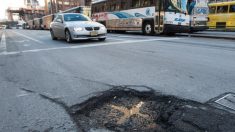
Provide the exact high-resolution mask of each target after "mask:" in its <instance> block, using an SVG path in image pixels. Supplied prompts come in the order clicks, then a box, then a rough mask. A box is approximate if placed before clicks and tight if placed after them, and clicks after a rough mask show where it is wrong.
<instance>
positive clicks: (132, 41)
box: [0, 38, 181, 55]
mask: <svg viewBox="0 0 235 132" xmlns="http://www.w3.org/2000/svg"><path fill="white" fill-rule="evenodd" d="M178 39H181V38H170V39H169V38H162V39H148V40H129V41H122V42H108V43H103V44H101V43H98V44H87V45H85V44H84V45H78V46H66V47H56V48H47V49H33V50H25V51H19V52H7V53H0V55H14V54H19V53H33V52H40V51H51V50H61V49H81V48H90V47H99V46H109V45H120V44H131V43H133V44H138V43H140V42H151V41H164V40H178Z"/></svg>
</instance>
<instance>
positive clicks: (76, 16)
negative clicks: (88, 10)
mask: <svg viewBox="0 0 235 132" xmlns="http://www.w3.org/2000/svg"><path fill="white" fill-rule="evenodd" d="M64 21H66V22H68V21H90V18H88V17H86V16H84V15H81V14H65V15H64Z"/></svg>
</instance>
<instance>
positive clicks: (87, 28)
mask: <svg viewBox="0 0 235 132" xmlns="http://www.w3.org/2000/svg"><path fill="white" fill-rule="evenodd" d="M85 29H86V30H87V31H93V30H100V27H85Z"/></svg>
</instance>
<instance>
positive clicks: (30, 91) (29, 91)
mask: <svg viewBox="0 0 235 132" xmlns="http://www.w3.org/2000/svg"><path fill="white" fill-rule="evenodd" d="M20 90H23V91H25V92H27V93H36V92H35V91H32V90H29V89H25V88H20Z"/></svg>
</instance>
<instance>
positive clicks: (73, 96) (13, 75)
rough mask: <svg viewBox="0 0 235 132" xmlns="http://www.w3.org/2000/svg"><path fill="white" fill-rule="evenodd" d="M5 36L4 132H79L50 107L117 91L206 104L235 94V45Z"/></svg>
mask: <svg viewBox="0 0 235 132" xmlns="http://www.w3.org/2000/svg"><path fill="white" fill-rule="evenodd" d="M0 35H1V44H0V106H1V107H0V111H1V113H0V119H1V120H0V130H1V131H76V130H77V128H76V125H75V124H74V122H73V121H72V120H71V118H70V117H69V116H68V115H67V113H66V110H64V109H63V108H62V107H61V106H60V105H58V104H56V103H55V102H53V101H52V100H50V99H59V100H60V101H61V102H64V103H65V104H66V105H67V106H72V105H75V104H78V103H81V102H83V101H84V100H85V99H87V98H86V97H88V96H91V95H92V93H96V92H99V91H103V90H107V89H110V88H112V87H114V86H122V85H136V86H148V87H151V88H153V89H154V90H156V91H158V92H161V93H163V94H168V95H174V96H177V97H180V98H185V99H190V100H194V101H198V102H202V103H204V102H206V101H208V100H210V99H211V98H214V97H217V96H219V95H221V94H223V93H226V92H234V91H235V81H234V80H235V43H234V41H233V40H224V39H212V38H190V37H180V36H172V37H164V36H143V35H141V34H108V37H107V40H106V41H105V42H99V41H96V40H89V41H77V42H74V43H72V44H67V43H66V42H65V41H64V40H56V41H53V40H51V38H50V34H49V32H48V31H39V30H5V31H3V30H1V31H0ZM45 96H46V97H50V99H48V98H45Z"/></svg>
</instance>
